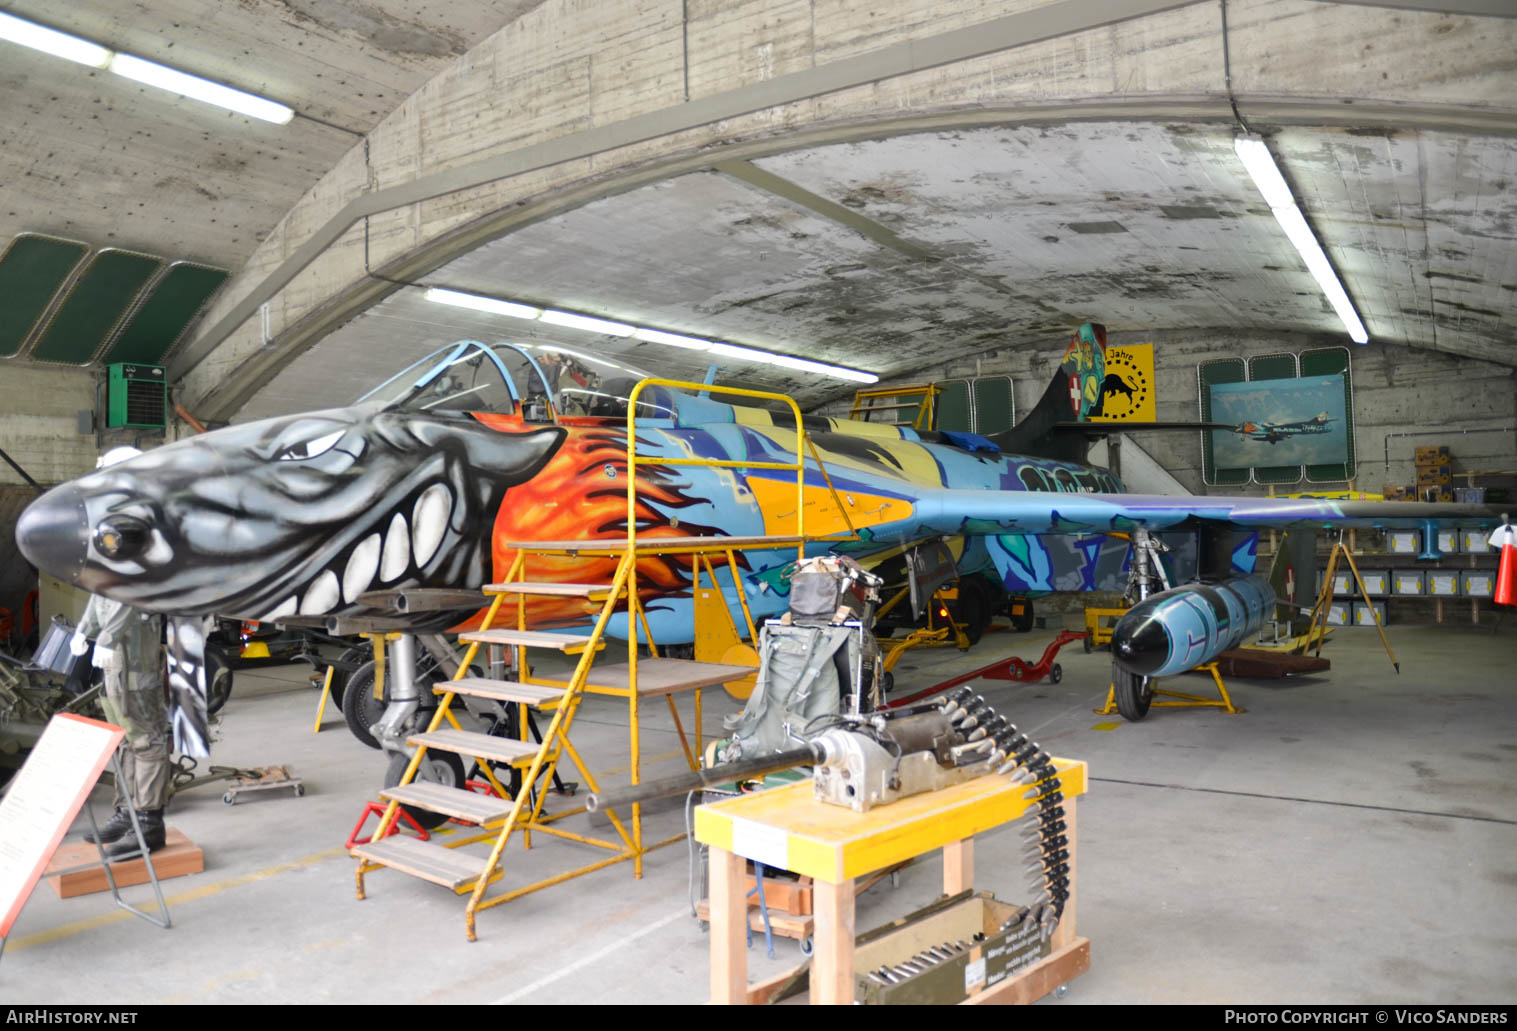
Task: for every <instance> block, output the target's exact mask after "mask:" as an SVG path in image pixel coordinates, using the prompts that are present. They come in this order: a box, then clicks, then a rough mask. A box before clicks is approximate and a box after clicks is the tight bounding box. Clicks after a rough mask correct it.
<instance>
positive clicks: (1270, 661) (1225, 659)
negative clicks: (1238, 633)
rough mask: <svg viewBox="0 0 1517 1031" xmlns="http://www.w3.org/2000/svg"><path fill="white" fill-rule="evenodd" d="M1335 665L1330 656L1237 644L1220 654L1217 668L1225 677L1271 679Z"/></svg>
mask: <svg viewBox="0 0 1517 1031" xmlns="http://www.w3.org/2000/svg"><path fill="white" fill-rule="evenodd" d="M1332 668H1333V664H1332V663H1331V662H1329V661H1328V660H1327V659H1319V658H1315V657H1313V656H1310V655H1291V654H1289V653H1287V652H1277V651H1270V650H1268V649H1265V648H1234V649H1233V650H1231V651H1225V652H1223V653H1222V654H1221V655H1218V656H1217V669H1218V670H1220V671H1221V672H1222V675H1223V676H1225V677H1246V678H1248V679H1251V680H1268V679H1273V678H1276V677H1291V676H1299V675H1301V674H1305V673H1322V672H1326V671H1327V670H1330V669H1332Z"/></svg>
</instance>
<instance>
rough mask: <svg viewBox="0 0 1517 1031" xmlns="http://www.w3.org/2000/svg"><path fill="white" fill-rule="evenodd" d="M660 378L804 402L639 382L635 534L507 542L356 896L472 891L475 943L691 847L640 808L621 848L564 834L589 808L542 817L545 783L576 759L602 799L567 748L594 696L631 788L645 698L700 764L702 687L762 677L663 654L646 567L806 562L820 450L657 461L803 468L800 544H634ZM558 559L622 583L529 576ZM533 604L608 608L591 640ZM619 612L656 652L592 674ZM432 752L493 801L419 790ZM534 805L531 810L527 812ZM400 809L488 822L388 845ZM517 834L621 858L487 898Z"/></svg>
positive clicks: (632, 494)
mask: <svg viewBox="0 0 1517 1031" xmlns="http://www.w3.org/2000/svg"><path fill="white" fill-rule="evenodd" d="M656 383H663V384H667V385H670V386H678V387H687V388H693V389H696V390H714V391H716V392H726V393H734V394H742V395H745V396H755V397H766V398H777V399H780V400H784V401H787V402H788V403H789V404H790V405H791V407H792V409H795V403H794V402H793V401H790V399H789V398H785V397H784V396H783V395H777V394H765V393H762V392H756V391H744V390H737V389H728V388H720V387H717V388H713V387H710V386H708V385H705V384H685V383H675V382H672V381H647V380H645V381H643V383H641V384H639V385H638V387H637V389H636V390H635V391H634V392H633V402H632V403H629V405H628V411H629V416H628V436H627V439H628V445H627V463H628V475H627V477H626V479H627V491H628V522H627V525H628V527H629V528H630V530H631V533H630V535H629V536H628V537H627V538H621V539H614V540H605V539H589V540H572V541H512V542H508V544H507V547H508V548H510V549H514V550H515V558H514V559H513V561H512V564H511V567H510V570H509V572H508V573H507V575H506V578H505V581H504V582H502V583H498V584H490V585H487V586H485V587H484V589H483V590H484V593H485V595H486V596H489V597H490V598H491V601H490V603H489V606H488V608H487V610H486V613H485V616H484V619H483V620H482V623H481V626H480V628H479V629H478V630H474V631H469V632H465V633H461V634H459V635H458V639H459V641H460V642H461V643H465V644H467V645H468V648H467V650H466V652H465V653H464V656H463V659H462V661H461V662H460V663H459V666H458V671H457V672H456V673H455V675H454V678H453V679H452V680H450V681H447V682H445V683H444V684H440V685H438V686H437V687H436V688H434V691H435V693H437V694H439V695H441V696H442V700H441V702H440V704H439V705H438V708H437V711H436V713H435V714H434V715H433V718H432V720H431V723H430V724H429V725H428V727H427V729H426V730H425V731H424V732H422V733H419V734H413V735H411V736H410V737H409V738H408V739H407V744H408V745H410V746H412V747H414V748H415V752H414V754H413V755H412V756H411V761H410V763H409V764H408V765H407V767H406V770H405V773H404V775H403V776H402V777H401V780H400V783H399V784H398V785H397V786H396V787H393V788H387V789H385V790H384V791H383V792H381V797H382V798H383V799H384V800H385V801H386V802H387V805H386V808H385V811H384V813H383V815H382V817H381V819H380V824H379V827H378V829H377V830H376V831H375V833H374V838H373V840H372V841H371V842H370V843H368V844H363V845H358V846H355V847H354V848H353V849H352V855H353V856H354V857H355V858H357V859H358V860H359V864H358V869H357V871H356V880H357V889H358V897H359V898H360V899H362V898H364V897H365V892H364V877H365V875H366V874H367V873H370V872H372V871H375V870H379V869H382V868H390V869H394V870H398V871H401V872H403V873H407V874H410V875H412V876H415V877H419V878H421V879H423V880H427V881H431V882H432V883H435V884H440V885H443V886H444V887H446V888H449V889H450V890H452V891H454V892H457V893H458V894H464V893H468V894H469V895H470V899H469V903H468V905H467V907H466V909H465V931H466V935H467V937H468V940H470V941H474V940H476V934H475V915H476V914H477V913H478V911H479V910H481V909H487V908H489V907H491V906H496V905H500V904H502V903H504V902H508V901H510V900H512V899H515V898H518V897H520V896H522V895H525V894H527V893H529V892H533V891H537V890H540V889H542V888H546V887H549V886H551V885H553V884H558V883H561V882H563V881H566V880H569V879H571V878H573V877H579V876H582V875H584V874H587V873H590V872H592V871H594V870H599V869H601V868H603V867H606V866H610V865H612V864H614V863H619V862H623V861H625V860H629V859H630V860H631V861H632V863H633V870H634V876H638V877H641V876H642V858H643V855H644V853H646V852H648V851H651V850H652V849H655V848H659V847H661V846H663V845H667V844H671V843H673V842H675V841H679V840H682V839H683V838H684V837H685V835H684V834H683V833H681V834H677V835H675V836H673V837H670V838H668V839H666V840H664V841H660V842H657V843H654V844H652V845H648V844H646V843H645V842H644V840H643V833H642V811H641V810H642V807H641V806H640V805H634V806H632V813H631V816H632V819H631V827H630V828H628V826H627V825H626V824H625V823H624V822H623V821H622V819H621V818H620V817H619V816H618V815H617V814H616V813H615V812H613V811H609V810H608V811H607V816H608V818H609V819H610V822H611V824H612V826H613V827H614V828H615V830H616V834H617V839H618V840H603V839H598V838H592V837H589V836H587V835H582V834H577V833H574V832H571V831H568V830H565V829H563V828H562V827H558V826H555V823H557V822H558V821H560V820H562V819H564V818H565V817H568V816H573V815H576V814H578V813H582V812H584V811H585V810H584V808H583V807H579V808H575V809H571V810H568V811H564V812H558V813H553V814H545V813H544V812H543V805H544V802H545V801H546V797H547V791H546V790H545V788H546V786H547V785H548V784H550V783H551V782H552V777H553V774H554V772H555V770H556V769H557V765H558V763H559V761H560V760H561V759H562V757H563V756H565V755H567V756H568V757H569V759H570V761H571V762H572V763H573V764H574V766H575V767H576V768H577V769H578V770H579V773H580V775H581V777H583V779H584V783H585V784H586V786H587V787H588V789H589V791H591V792H594V791H598V790H600V786H599V784H598V783H597V782H596V778H595V776H594V774H593V773H591V771H590V769H589V767H588V766H587V765H586V763H585V762H584V759H583V758H582V756H581V755H580V754H579V752H578V751H577V750H576V749H575V747H574V745H573V744H572V743H571V742H570V739H569V730H570V728H571V727H572V725H573V721H574V717H575V715H576V713H577V712H578V709H579V706H580V703H581V702H582V700H583V698H584V696H585V695H586V694H597V695H609V696H614V697H621V698H625V699H626V700H627V704H628V714H629V734H630V742H631V763H630V773H631V781H632V783H634V784H636V783H638V780H639V776H640V772H641V749H640V743H639V730H638V725H639V703H640V701H641V700H643V699H645V698H653V697H658V696H660V695H662V696H664V697H665V699H666V700H667V702H668V705H669V710H670V712H671V714H672V715H673V717H674V722H675V727H676V729H677V730H678V732H679V736H680V741H681V744H682V745H683V750H684V752H685V757H686V760H687V762H688V764H689V765H690V767H691V768H692V769H694V768H696V766H697V757H698V756H699V754H700V751H701V693H700V692H701V690H702V689H703V688H706V687H712V686H716V685H720V684H723V683H728V682H731V681H734V680H739V679H742V678H744V677H747V676H750V675H751V674H752V673H753V669H752V667H750V666H746V665H728V664H719V663H709V662H694V661H690V660H680V659H670V658H665V657H661V656H659V654H658V646H657V644H656V643H655V642H654V640H653V635H652V632H651V630H650V629H649V626H648V621H647V615H646V613H645V612H644V611H643V607H642V604H641V601H640V598H639V594H638V590H637V565H638V561H639V559H641V558H646V557H651V556H667V555H671V554H677V555H686V556H689V557H690V560H691V562H692V565H693V566H698V564H699V562H700V561H702V559H703V558H704V559H705V561H706V564H707V567H708V569H709V567H710V559H709V556H710V555H711V554H713V553H718V552H719V553H724V554H726V555H727V556H728V560H729V561H732V555H733V553H734V552H735V551H736V550H745V551H746V550H755V549H763V548H777V547H795V548H796V549H797V554H798V555H800V554H804V548H805V544H806V541H807V538H806V537H805V535H804V532H803V531H804V525H803V523H804V516H803V514H802V513H803V512H804V508H805V506H804V505H803V504H802V499H803V497H804V495H803V489H804V475H805V458H804V455H803V453H802V451H801V446H802V445H803V444H807V445H809V442H808V441H806V438H805V435H804V433H803V432H802V433H800V434H798V436H797V449H796V458H795V461H794V462H793V463H788V464H784V465H780V464H778V463H757V462H751V461H735V460H734V461H722V460H705V459H702V460H690V459H684V460H681V459H669V458H659V459H656V460H655V461H658V462H660V463H662V464H702V465H715V466H731V467H749V468H752V467H756V466H757V467H766V466H767V467H771V468H786V469H790V470H791V471H794V472H795V473H796V498H797V503H796V528H797V533H796V534H795V535H791V536H763V537H644V538H643V539H641V540H640V539H638V537H637V520H636V518H635V512H636V508H635V505H636V461H637V455H636V452H635V442H636V434H635V432H634V429H635V427H634V425H633V417H632V415H631V414H630V413H632V412H635V410H636V404H635V401H636V397H637V393H638V392H640V391H641V390H642V389H643V387H645V386H649V385H653V384H656ZM795 425H796V426H797V427H799V426H800V425H801V420H800V413H799V410H798V409H795ZM812 453H813V454H815V450H814V448H813V449H812ZM829 482H830V481H829ZM834 494H835V492H834ZM838 507H839V510H840V511H841V510H842V506H841V503H839V505H838ZM846 518H847V517H846V513H844V519H845V520H846ZM558 554H570V555H577V556H615V557H616V558H617V565H616V572H615V575H614V576H613V578H612V581H611V583H609V584H571V583H559V582H542V581H529V580H527V579H526V560H527V557H528V556H529V555H535V556H546V555H558ZM532 596H558V597H564V596H571V597H574V596H577V597H583V598H585V599H586V600H587V602H597V601H598V602H600V603H601V604H600V610H599V613H598V615H597V617H596V619H595V622H594V624H593V626H592V627H590V628H589V629H588V632H583V633H575V632H546V631H538V630H529V629H527V627H526V622H527V620H526V600H527V598H529V597H532ZM507 598H514V599H515V600H516V602H517V605H516V612H517V619H516V623H517V625H516V627H515V628H511V627H504V626H499V625H497V623H498V621H499V620H500V618H501V615H502V614H501V608H502V603H503V602H504V601H505V600H506V599H507ZM622 604H624V605H625V612H626V618H627V621H628V627H629V628H631V627H634V626H638V625H640V626H641V627H642V630H643V634H644V637H645V639H646V641H647V643H648V649H649V652H650V654H649V655H648V656H639V653H638V637H637V635H636V634H635V633H628V634H627V637H628V641H627V661H626V662H625V663H617V664H614V665H609V666H603V667H601V668H599V669H593V668H592V667H593V665H594V661H595V657H596V654H597V653H598V652H600V651H601V650H602V648H603V647H604V640H603V638H604V635H605V632H606V628H607V626H608V624H609V623H610V621H611V619H612V617H613V616H614V615H615V614H616V611H617V609H618V606H619V605H622ZM744 612H745V615H746V603H745V604H744ZM750 622H751V617H750ZM750 630H751V627H750ZM482 646H500V647H510V648H514V649H516V650H517V651H516V657H517V662H516V666H517V669H518V671H519V673H518V675H519V676H520V678H521V679H520V680H519V681H505V680H495V679H490V678H484V677H475V676H471V675H470V667H471V665H472V664H473V662H474V660H475V657H476V655H477V654H478V651H479V649H480V648H481V647H482ZM530 649H550V650H556V651H559V652H563V653H565V654H568V655H578V656H579V661H578V662H577V663H576V665H575V667H574V671H573V673H572V674H571V676H570V677H569V679H568V680H567V681H563V680H552V679H550V678H547V677H534V676H533V674H532V668H531V664H530V663H529V662H528V661H527V654H528V652H529V650H530ZM683 691H693V692H694V693H695V747H694V750H692V748H691V745H690V742H689V740H688V739H687V737H686V734H685V730H684V726H683V724H682V723H681V722H680V718H679V712H678V710H677V708H676V707H675V705H674V698H673V696H674V694H676V693H679V692H683ZM460 695H467V696H472V697H475V698H481V699H486V700H490V701H495V702H499V703H502V704H515V705H519V706H521V710H520V719H519V720H518V727H519V730H520V734H521V740H516V739H511V738H503V737H500V736H497V735H491V734H482V733H477V732H473V731H466V730H462V729H459V727H458V723H457V720H456V718H455V717H454V716H453V715H452V712H451V707H452V705H453V702H454V700H455V699H456V698H457V697H458V696H460ZM528 708H535V709H538V710H540V711H543V712H549V711H551V712H552V714H553V715H552V720H551V722H550V723H549V725H548V728H547V729H546V730H545V731H544V732H543V734H542V741H541V743H540V744H536V743H533V742H530V741H528V740H526V737H527V733H528V727H529V721H528V719H527V712H526V710H527V709H528ZM445 720H446V721H448V722H450V723H452V724H453V729H447V728H444V727H443V726H442V724H443V722H444V721H445ZM432 749H436V750H439V751H446V752H454V753H457V754H459V755H461V756H465V757H472V758H474V759H476V760H478V761H479V767H480V769H481V770H482V771H483V773H484V776H485V777H486V778H487V779H488V780H489V781H490V783H491V785H492V786H493V787H494V789H495V790H496V791H497V792H498V793H499V795H500V796H501V797H489V796H484V795H479V794H476V793H473V792H470V791H467V790H464V789H461V788H450V787H446V786H443V785H439V784H432V783H428V782H425V781H417V780H416V779H415V778H416V776H417V771H418V770H419V769H420V768H421V766H422V763H423V760H424V757H425V755H426V753H427V752H428V751H429V750H432ZM492 762H495V763H503V764H506V765H509V766H511V767H515V768H518V769H521V770H523V771H524V772H523V775H522V779H521V785H520V788H519V790H518V791H517V792H516V795H515V797H514V798H510V797H505V796H507V795H508V792H507V790H506V789H505V788H504V787H503V786H502V785H501V784H500V782H499V781H498V780H497V779H496V778H495V776H494V774H493V773H492V771H491V763H492ZM529 801H530V805H529V804H528V803H529ZM401 805H407V806H413V807H420V808H423V809H427V810H430V811H432V812H436V813H442V814H446V815H448V816H450V817H456V818H459V819H462V820H467V821H470V822H472V823H476V824H478V825H479V827H480V833H478V834H474V835H470V836H465V837H463V838H462V839H460V840H455V841H450V842H449V843H448V844H446V845H444V844H439V843H436V842H432V841H421V840H418V839H416V838H411V837H404V836H401V835H393V836H391V837H386V836H385V835H386V833H387V832H388V831H389V829H390V828H391V827H392V826H393V825H394V823H395V820H396V818H397V812H398V810H399V807H400V806H401ZM516 831H521V832H522V844H523V847H524V848H530V847H531V834H532V833H533V832H534V831H535V832H538V833H543V834H547V835H550V836H555V837H561V838H567V839H569V840H572V841H576V842H579V843H581V844H586V845H591V846H595V847H598V848H601V849H604V850H606V851H608V852H610V853H611V855H610V856H609V857H608V858H604V859H601V860H599V861H597V862H593V863H590V864H588V865H585V866H581V867H577V868H575V869H572V870H569V871H567V872H565V873H562V874H558V875H556V876H553V877H549V878H547V879H545V880H541V881H538V882H536V883H533V884H529V885H526V886H525V887H520V888H515V889H512V890H509V891H506V892H504V893H501V894H498V895H494V896H491V897H489V898H486V897H485V892H486V890H487V889H488V888H489V886H490V885H491V884H492V883H494V882H495V881H497V880H499V879H500V877H501V869H500V864H501V857H502V855H503V853H504V851H505V849H506V845H507V843H508V841H509V839H510V837H511V835H512V834H513V833H514V832H516ZM483 841H492V842H493V844H492V847H491V851H490V854H489V856H488V857H481V856H477V855H472V854H469V853H466V852H462V851H460V849H461V848H462V847H463V846H467V845H470V844H475V843H479V842H483Z"/></svg>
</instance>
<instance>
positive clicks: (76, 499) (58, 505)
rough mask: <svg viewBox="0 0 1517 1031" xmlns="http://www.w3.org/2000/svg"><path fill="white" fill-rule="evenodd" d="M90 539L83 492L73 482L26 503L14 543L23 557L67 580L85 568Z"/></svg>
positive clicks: (17, 523)
mask: <svg viewBox="0 0 1517 1031" xmlns="http://www.w3.org/2000/svg"><path fill="white" fill-rule="evenodd" d="M89 539H90V525H89V522H88V516H87V513H86V512H85V508H84V492H83V491H81V490H79V489H78V488H77V487H75V486H74V485H73V484H68V483H65V484H64V485H63V486H61V487H54V488H53V489H52V490H50V491H48V492H47V493H46V494H44V495H42V497H40V498H38V499H37V500H36V501H33V502H32V503H31V504H30V505H28V506H27V508H26V511H24V512H22V513H21V518H20V519H19V520H18V521H17V522H16V545H17V546H18V547H19V548H20V549H21V554H22V555H24V556H26V560H27V561H28V562H30V563H31V564H32V565H34V566H36V567H37V568H38V569H40V570H42V571H43V572H45V573H49V574H51V575H53V576H56V577H57V578H58V579H60V580H65V581H67V582H69V583H74V582H76V581H77V580H78V579H79V574H80V573H82V572H83V571H84V563H85V559H86V558H87V557H88V555H89Z"/></svg>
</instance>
